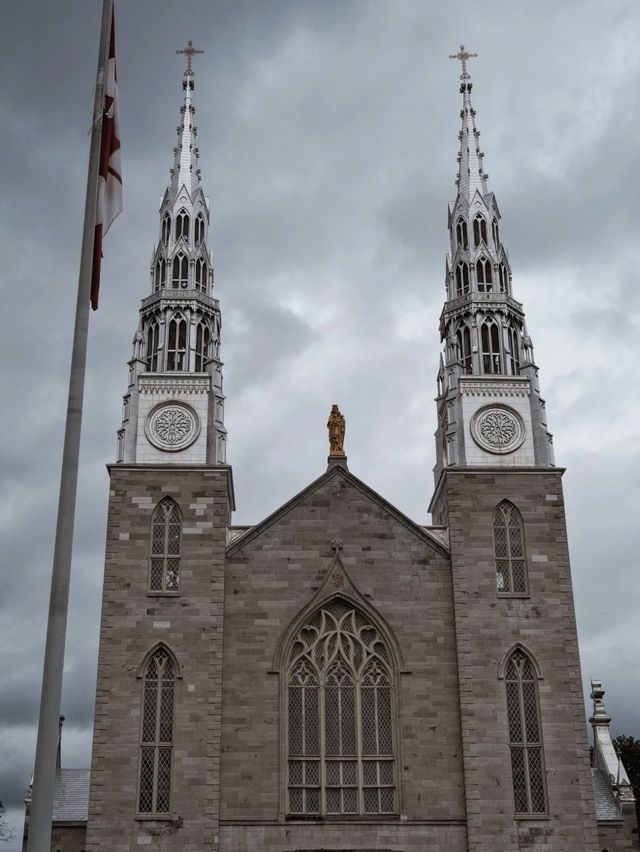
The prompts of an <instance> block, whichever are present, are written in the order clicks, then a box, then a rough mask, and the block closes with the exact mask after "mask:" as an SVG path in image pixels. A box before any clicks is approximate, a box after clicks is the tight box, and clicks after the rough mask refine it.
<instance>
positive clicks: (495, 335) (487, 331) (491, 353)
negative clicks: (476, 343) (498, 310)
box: [480, 316, 502, 373]
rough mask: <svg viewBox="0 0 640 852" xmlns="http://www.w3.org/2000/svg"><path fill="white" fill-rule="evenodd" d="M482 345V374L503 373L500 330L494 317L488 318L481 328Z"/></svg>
mask: <svg viewBox="0 0 640 852" xmlns="http://www.w3.org/2000/svg"><path fill="white" fill-rule="evenodd" d="M480 340H481V343H482V372H483V373H501V372H502V358H501V347H500V329H499V327H498V323H497V322H496V321H495V320H494V319H493V317H491V316H488V317H486V319H485V320H484V321H483V323H482V325H481V327H480Z"/></svg>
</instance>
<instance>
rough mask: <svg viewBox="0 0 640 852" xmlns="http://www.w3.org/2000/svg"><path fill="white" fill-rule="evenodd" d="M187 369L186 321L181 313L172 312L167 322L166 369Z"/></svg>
mask: <svg viewBox="0 0 640 852" xmlns="http://www.w3.org/2000/svg"><path fill="white" fill-rule="evenodd" d="M187 369H188V364H187V321H186V319H185V318H184V317H183V316H182V314H174V316H173V317H172V318H171V322H170V323H169V340H168V345H167V370H187Z"/></svg>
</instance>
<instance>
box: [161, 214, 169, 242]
mask: <svg viewBox="0 0 640 852" xmlns="http://www.w3.org/2000/svg"><path fill="white" fill-rule="evenodd" d="M170 236H171V217H170V216H169V214H168V213H165V214H164V216H163V217H162V245H164V246H168V245H169V237H170Z"/></svg>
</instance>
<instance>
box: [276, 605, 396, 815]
mask: <svg viewBox="0 0 640 852" xmlns="http://www.w3.org/2000/svg"><path fill="white" fill-rule="evenodd" d="M392 682H393V669H392V662H391V657H390V654H389V650H388V648H387V647H386V644H385V642H384V640H383V638H382V636H381V635H380V633H379V631H378V629H377V627H376V626H375V625H374V624H373V623H372V622H371V620H370V619H369V618H368V617H367V616H366V615H364V614H363V613H362V612H361V611H360V610H358V609H357V608H356V607H354V606H353V605H352V604H350V603H349V602H347V601H346V600H343V599H342V598H336V599H334V600H332V601H331V602H330V603H328V604H327V605H326V606H324V607H322V608H321V609H320V610H318V611H317V612H316V613H315V614H314V615H312V616H311V617H310V618H309V619H308V620H307V621H306V622H305V623H304V625H303V626H302V627H301V628H300V630H299V631H298V633H297V635H296V638H295V641H294V643H293V647H292V650H291V653H290V655H289V658H288V668H287V698H288V740H287V742H288V785H287V788H288V811H289V813H290V814H309V815H319V816H323V815H339V814H391V813H396V812H397V800H396V785H395V749H394V733H393V693H392Z"/></svg>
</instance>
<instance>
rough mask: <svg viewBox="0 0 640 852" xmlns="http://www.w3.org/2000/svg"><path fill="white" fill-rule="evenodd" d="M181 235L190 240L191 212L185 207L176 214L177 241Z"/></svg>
mask: <svg viewBox="0 0 640 852" xmlns="http://www.w3.org/2000/svg"><path fill="white" fill-rule="evenodd" d="M180 237H184V239H185V240H186V241H187V242H188V241H189V214H188V213H187V211H186V210H185V209H184V208H182V210H181V211H180V212H179V213H178V215H177V216H176V242H177V241H178V240H179V239H180Z"/></svg>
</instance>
